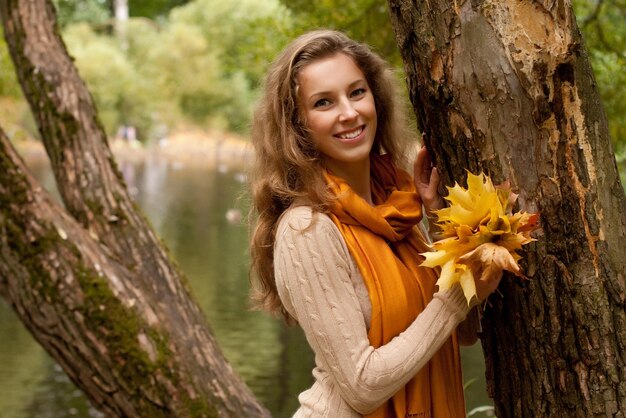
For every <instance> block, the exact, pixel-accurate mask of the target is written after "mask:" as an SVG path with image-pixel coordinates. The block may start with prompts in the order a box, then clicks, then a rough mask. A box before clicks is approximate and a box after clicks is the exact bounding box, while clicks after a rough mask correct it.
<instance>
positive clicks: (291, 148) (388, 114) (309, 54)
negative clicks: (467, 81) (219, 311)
mask: <svg viewBox="0 0 626 418" xmlns="http://www.w3.org/2000/svg"><path fill="white" fill-rule="evenodd" d="M335 54H345V55H347V56H348V57H350V58H352V59H353V60H354V62H355V63H356V65H357V66H358V67H359V69H360V70H361V71H362V72H363V74H364V75H365V78H366V80H367V83H368V84H369V87H370V90H371V92H372V94H373V96H374V102H375V105H376V114H377V130H376V135H375V138H374V145H373V147H372V151H371V152H372V153H376V154H383V153H385V154H388V155H389V156H390V157H391V159H392V161H394V163H396V164H400V165H402V162H403V156H404V153H403V152H402V151H403V148H404V145H405V144H406V143H407V142H406V136H407V132H408V129H407V124H406V119H405V118H404V114H403V112H399V111H398V109H397V108H398V107H399V106H397V105H396V102H397V101H398V94H397V88H396V80H395V78H394V75H393V73H392V71H391V70H390V69H389V67H388V65H387V63H386V62H385V61H384V60H383V59H382V58H380V57H379V56H378V55H377V54H375V53H374V52H372V51H371V50H370V48H369V47H368V46H366V45H364V44H361V43H358V42H356V41H354V40H352V39H350V38H348V37H347V36H346V35H344V34H343V33H341V32H337V31H331V30H317V31H313V32H309V33H306V34H304V35H302V36H300V37H298V38H296V39H295V40H294V41H293V42H291V43H290V44H289V45H288V46H287V47H286V48H285V49H284V50H283V52H282V53H281V54H280V55H279V56H278V57H277V58H276V60H275V61H274V62H273V64H272V65H271V67H270V70H269V72H268V74H267V77H266V80H265V89H264V92H263V95H262V96H261V98H260V100H259V102H258V105H257V108H256V112H255V114H254V119H253V124H252V143H253V145H254V150H255V152H256V164H255V167H254V171H253V173H252V176H251V191H252V200H253V206H252V209H251V215H252V216H254V215H255V214H256V216H257V219H256V225H255V227H254V230H253V233H252V236H251V242H250V251H251V256H252V275H251V282H252V295H251V296H252V301H253V303H254V305H255V307H257V308H261V309H264V310H266V311H269V312H271V313H280V314H282V316H283V317H284V318H286V319H289V315H288V313H287V312H286V311H285V309H284V307H283V305H282V303H281V301H280V298H279V297H278V293H277V290H276V282H275V278H274V241H275V235H276V227H277V224H278V221H279V218H280V216H281V215H282V214H283V212H285V210H286V209H287V208H289V207H290V206H292V205H308V206H311V207H312V208H313V210H314V211H316V212H327V211H328V205H329V202H330V199H331V198H332V197H331V195H330V194H329V192H328V190H327V187H326V184H325V182H324V178H323V167H322V162H321V158H320V153H319V151H318V150H317V148H316V146H315V143H314V142H313V141H312V139H311V137H310V135H309V133H308V131H307V127H306V122H305V121H304V120H303V118H302V115H301V112H300V111H299V108H298V96H297V77H298V74H299V72H300V71H301V70H302V68H304V67H305V66H307V65H308V64H310V63H312V62H314V61H316V60H319V59H322V58H327V57H329V56H333V55H335Z"/></svg>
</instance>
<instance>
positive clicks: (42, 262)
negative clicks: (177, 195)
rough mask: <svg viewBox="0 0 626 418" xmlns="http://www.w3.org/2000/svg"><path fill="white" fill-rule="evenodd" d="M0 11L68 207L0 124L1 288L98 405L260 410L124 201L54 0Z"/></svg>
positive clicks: (174, 410)
mask: <svg viewBox="0 0 626 418" xmlns="http://www.w3.org/2000/svg"><path fill="white" fill-rule="evenodd" d="M0 15H1V18H2V24H3V28H4V34H5V37H6V40H7V44H8V46H9V49H10V53H11V57H12V59H13V61H14V63H15V67H16V70H17V73H18V78H19V81H20V84H21V86H22V89H23V90H24V93H25V95H26V97H27V99H28V101H29V103H30V106H31V109H32V111H33V114H34V116H35V119H36V121H37V124H38V126H39V132H40V134H41V137H42V138H43V141H44V144H45V147H46V150H47V153H48V155H49V157H50V161H51V163H52V168H53V170H54V173H55V177H56V181H57V186H58V189H59V191H60V194H61V196H62V199H63V203H64V206H65V208H62V207H61V206H59V205H58V204H56V203H55V202H54V201H53V200H52V199H51V198H50V196H49V195H48V194H47V193H46V192H45V191H44V190H42V187H41V186H40V185H39V184H37V182H36V181H35V180H34V179H33V178H32V176H31V175H30V174H29V173H28V172H27V170H26V169H25V167H24V164H23V162H22V161H21V160H20V158H19V157H18V155H17V153H16V152H15V150H14V149H13V148H12V145H11V143H10V142H9V140H8V139H7V137H6V135H5V134H4V132H2V130H1V129H0V294H1V295H2V296H3V297H4V298H5V299H6V300H7V301H8V303H9V304H10V305H11V306H13V308H14V309H15V311H16V312H17V314H18V316H19V317H20V319H21V320H22V322H24V324H25V325H26V327H27V328H28V329H29V330H30V331H31V333H32V334H33V335H34V337H35V338H36V339H37V340H38V341H39V342H40V343H41V345H42V346H43V347H44V348H45V349H46V351H48V353H50V354H51V355H52V357H53V358H54V359H55V360H56V361H57V362H58V363H59V364H60V365H61V366H62V367H63V369H64V370H65V372H66V373H67V374H68V375H69V376H70V378H71V379H72V380H73V381H74V382H75V383H76V384H77V385H78V386H79V387H80V388H81V389H82V390H83V391H84V392H85V394H86V395H87V396H88V397H89V399H90V400H91V402H92V403H93V404H94V406H96V407H97V408H98V409H100V410H102V411H103V412H105V413H106V414H107V415H110V416H115V417H176V416H180V417H192V416H197V417H208V416H232V417H256V416H269V413H268V412H267V411H266V410H265V409H264V408H263V407H262V406H260V405H259V404H258V402H257V401H256V400H255V398H254V396H253V395H252V394H251V392H250V391H249V389H248V388H247V387H246V386H245V385H244V383H243V382H242V381H241V379H240V378H239V377H237V376H236V375H235V373H234V372H233V371H232V369H231V368H230V366H229V365H228V364H227V362H226V360H225V359H224V357H223V355H222V353H221V351H220V350H219V347H218V346H217V344H216V342H215V339H214V338H213V336H212V335H211V332H210V330H209V327H208V324H207V322H206V319H205V317H204V315H203V314H202V312H201V311H200V309H199V308H198V306H197V304H196V303H195V302H194V300H193V299H192V297H191V296H190V294H189V290H188V288H187V287H186V285H185V282H184V278H183V277H182V274H181V272H180V271H179V270H178V269H177V268H176V267H175V265H174V264H173V262H172V261H171V260H170V258H169V256H168V254H167V251H166V249H165V248H164V246H163V245H162V244H161V243H160V241H159V239H158V237H157V236H156V235H155V233H154V232H153V230H152V228H151V227H150V226H149V225H148V223H147V222H146V220H145V218H144V217H143V216H142V214H141V213H140V212H139V211H138V209H137V208H136V207H135V205H134V204H133V202H132V200H131V199H130V197H129V195H128V192H127V190H126V187H125V185H124V183H123V180H122V177H121V175H120V173H119V171H118V169H117V167H116V165H115V162H114V160H113V157H112V155H111V151H110V149H109V147H108V144H107V138H106V136H105V133H104V131H103V129H102V125H101V123H100V122H99V120H98V117H97V114H96V110H95V107H94V104H93V100H92V98H91V96H90V94H89V92H88V91H87V88H86V87H85V85H84V83H83V82H82V80H81V79H80V77H79V75H78V73H77V71H76V68H75V67H74V66H73V64H72V60H71V58H70V57H69V55H68V53H67V51H66V49H65V46H64V44H63V41H62V39H61V37H60V36H59V31H58V27H57V26H56V22H55V20H56V19H55V12H54V7H53V5H52V3H51V2H50V1H49V0H3V1H2V2H0Z"/></svg>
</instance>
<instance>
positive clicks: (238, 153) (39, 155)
mask: <svg viewBox="0 0 626 418" xmlns="http://www.w3.org/2000/svg"><path fill="white" fill-rule="evenodd" d="M109 145H110V147H111V151H112V152H113V155H115V159H116V160H117V161H118V162H120V163H124V162H129V163H135V164H137V163H143V162H145V161H146V160H151V161H153V160H163V161H166V162H167V163H168V164H171V165H172V166H174V167H178V168H180V167H186V166H202V167H207V168H215V169H217V170H219V171H243V170H245V169H246V168H247V167H250V165H251V164H252V160H253V151H252V145H251V144H250V142H249V141H247V140H246V139H245V138H243V137H241V136H237V135H235V134H231V133H224V132H218V131H205V130H191V129H189V130H181V131H177V132H173V133H172V134H171V135H169V136H167V137H165V138H161V139H160V140H158V141H152V142H150V143H148V144H145V145H144V144H142V143H141V142H139V141H133V142H129V141H126V140H123V139H117V138H113V139H109ZM15 146H16V148H17V149H18V151H19V152H20V154H21V155H22V156H23V158H24V159H25V160H27V161H33V160H41V159H47V155H46V151H45V148H44V146H43V144H42V143H41V142H40V141H37V140H33V139H25V140H20V141H17V142H16V144H15Z"/></svg>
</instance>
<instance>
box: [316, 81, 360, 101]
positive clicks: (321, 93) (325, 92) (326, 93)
mask: <svg viewBox="0 0 626 418" xmlns="http://www.w3.org/2000/svg"><path fill="white" fill-rule="evenodd" d="M364 81H365V79H363V78H359V79H358V80H354V81H353V82H352V83H350V84H348V89H351V88H353V87H354V86H356V85H357V84H359V83H362V82H364ZM330 94H332V91H316V92H315V93H312V94H311V95H309V100H310V99H312V98H313V97H315V96H328V95H330Z"/></svg>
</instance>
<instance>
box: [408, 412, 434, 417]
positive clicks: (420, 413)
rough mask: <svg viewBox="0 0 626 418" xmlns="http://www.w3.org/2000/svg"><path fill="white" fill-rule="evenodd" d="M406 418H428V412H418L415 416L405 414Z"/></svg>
mask: <svg viewBox="0 0 626 418" xmlns="http://www.w3.org/2000/svg"><path fill="white" fill-rule="evenodd" d="M406 418H430V411H428V412H418V413H417V414H406Z"/></svg>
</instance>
